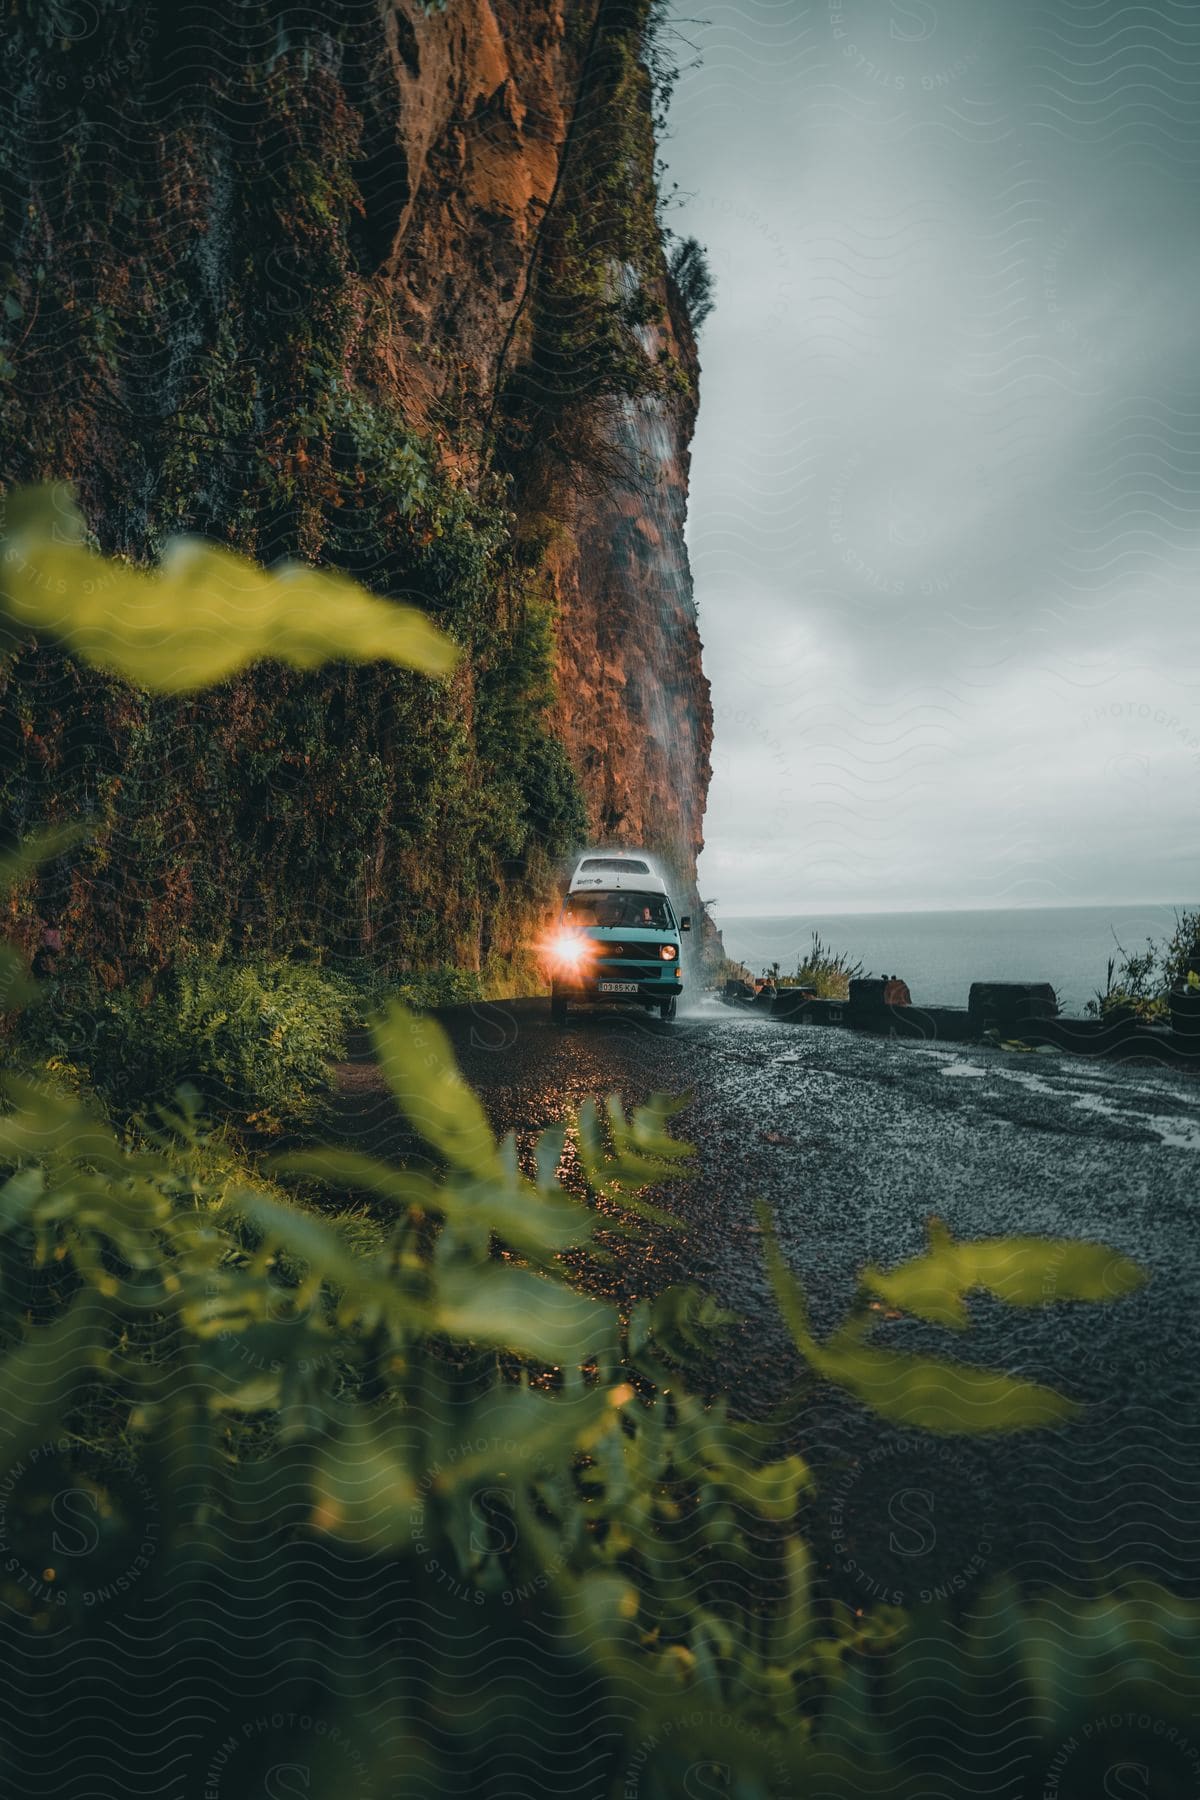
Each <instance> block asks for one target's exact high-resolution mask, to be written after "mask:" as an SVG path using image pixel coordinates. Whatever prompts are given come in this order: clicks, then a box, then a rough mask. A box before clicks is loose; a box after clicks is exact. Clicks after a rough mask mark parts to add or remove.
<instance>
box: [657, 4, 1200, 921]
mask: <svg viewBox="0 0 1200 1800" xmlns="http://www.w3.org/2000/svg"><path fill="white" fill-rule="evenodd" d="M701 12H702V14H703V19H704V20H705V21H706V22H705V23H702V24H699V25H696V24H692V25H681V26H680V30H681V31H683V32H685V33H686V34H687V36H688V37H689V38H691V39H692V40H693V41H694V43H695V44H696V45H697V46H698V47H699V49H700V51H701V53H702V57H703V61H702V64H701V66H700V67H699V68H697V69H693V70H691V71H688V72H685V73H684V75H683V76H682V78H681V79H680V82H679V84H678V87H677V90H676V97H675V101H674V105H673V108H672V125H673V135H672V137H671V139H670V140H669V142H668V143H667V144H666V146H665V151H666V155H667V158H668V160H669V162H670V165H671V171H672V175H673V177H674V178H675V179H676V180H677V181H678V182H679V183H680V184H681V186H682V187H683V188H684V189H686V190H687V191H688V193H689V195H690V196H691V198H689V199H688V200H687V202H686V203H685V204H684V205H683V206H682V207H679V208H677V209H673V211H672V212H671V214H670V222H671V223H672V225H673V227H674V228H675V229H676V230H677V231H678V232H680V233H681V234H687V233H694V234H695V235H696V236H698V237H700V238H701V239H702V240H703V241H704V242H705V243H707V245H708V247H709V251H710V257H711V262H712V267H713V271H714V274H715V276H716V280H717V310H716V311H715V313H714V314H713V316H712V317H711V318H710V320H709V321H708V323H707V325H706V326H705V327H704V330H703V333H702V336H701V345H700V349H701V359H702V365H703V374H702V383H701V412H700V423H699V430H698V434H697V437H696V441H695V445H694V455H693V468H692V490H691V516H690V524H689V535H690V543H691V550H692V558H693V564H694V569H695V576H696V596H697V602H698V605H699V609H700V623H701V630H702V633H703V637H704V642H705V652H706V664H707V669H708V673H709V676H710V678H711V680H712V685H713V703H714V708H715V713H716V745H715V750H714V758H713V761H714V778H713V784H712V789H711V793H710V798H709V809H708V819H707V826H706V837H707V848H706V850H705V852H704V856H703V859H702V862H701V891H702V892H703V893H705V894H706V895H708V894H711V895H714V896H716V897H717V898H718V899H719V900H720V902H721V906H720V912H721V913H724V914H726V915H728V914H731V913H739V912H766V913H785V912H791V911H796V910H801V909H814V910H815V909H818V908H819V909H820V910H824V911H832V910H840V909H842V908H849V907H879V908H885V909H886V908H894V907H904V906H916V907H923V906H957V905H991V906H1002V905H1008V904H1042V905H1045V904H1050V903H1055V902H1074V903H1088V902H1097V903H1099V902H1112V901H1139V900H1156V899H1164V900H1174V901H1188V900H1193V901H1194V900H1195V899H1197V898H1198V897H1200V877H1198V870H1197V861H1198V858H1197V847H1198V834H1197V829H1196V808H1197V798H1198V795H1200V613H1198V607H1197V596H1198V594H1200V354H1198V350H1197V343H1198V339H1200V230H1198V229H1197V226H1198V223H1200V221H1198V218H1197V212H1198V209H1200V5H1197V4H1195V0H1184V3H1182V4H1169V5H1154V6H1132V5H1126V4H1122V3H1116V0H1086V3H1081V0H1004V3H1003V5H1001V4H1000V0H995V3H994V4H991V5H984V4H982V3H981V0H936V4H929V3H928V0H904V3H903V4H901V0H812V4H809V5H801V4H799V3H798V0H707V4H704V0H695V4H694V5H691V4H688V0H682V4H678V5H677V15H678V16H679V17H680V18H682V17H684V16H685V15H688V14H694V13H701ZM680 53H681V55H682V56H684V57H685V58H686V57H687V55H688V52H687V50H686V47H685V46H681V50H680Z"/></svg>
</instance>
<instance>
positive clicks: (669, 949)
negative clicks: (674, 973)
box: [658, 944, 679, 962]
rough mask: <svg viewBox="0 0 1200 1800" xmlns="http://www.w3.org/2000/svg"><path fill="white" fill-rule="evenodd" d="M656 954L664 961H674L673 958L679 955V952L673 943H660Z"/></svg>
mask: <svg viewBox="0 0 1200 1800" xmlns="http://www.w3.org/2000/svg"><path fill="white" fill-rule="evenodd" d="M658 954H659V955H660V956H661V957H662V959H663V961H664V962H674V961H675V958H676V957H677V956H678V955H679V952H678V950H677V949H676V948H675V946H674V944H662V945H661V946H660V947H659V952H658Z"/></svg>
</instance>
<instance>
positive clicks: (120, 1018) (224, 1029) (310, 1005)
mask: <svg viewBox="0 0 1200 1800" xmlns="http://www.w3.org/2000/svg"><path fill="white" fill-rule="evenodd" d="M55 986H56V987H57V989H58V991H57V993H55V992H52V993H51V994H50V995H48V996H47V998H48V1001H49V1004H47V1005H43V1006H41V1007H38V1008H36V1009H35V1010H33V1011H32V1012H30V1013H29V1014H27V1015H26V1016H25V1020H24V1022H23V1032H22V1035H23V1039H24V1047H25V1048H26V1049H27V1050H29V1051H31V1052H32V1053H33V1054H34V1055H36V1056H39V1057H42V1058H46V1059H63V1060H65V1061H66V1062H68V1063H70V1064H71V1065H72V1066H74V1067H76V1068H82V1069H84V1070H86V1071H87V1074H88V1076H89V1077H90V1079H91V1080H92V1082H94V1084H95V1086H96V1088H97V1089H98V1091H99V1092H100V1094H101V1096H102V1097H103V1099H104V1100H105V1102H106V1103H107V1104H108V1105H109V1106H110V1107H111V1108H112V1109H113V1111H114V1112H115V1113H117V1114H121V1113H129V1112H132V1111H134V1110H139V1109H142V1108H145V1107H147V1106H153V1105H155V1104H158V1103H162V1102H165V1101H168V1100H170V1098H171V1097H172V1095H173V1094H174V1092H175V1090H176V1088H177V1087H179V1086H180V1085H181V1084H182V1083H189V1084H190V1085H191V1086H192V1087H194V1088H195V1089H196V1090H197V1092H198V1093H199V1094H201V1095H202V1096H203V1098H204V1100H205V1102H206V1103H207V1104H208V1105H209V1106H210V1107H212V1108H215V1109H217V1110H218V1111H219V1112H221V1113H224V1114H228V1115H230V1116H231V1117H232V1118H233V1119H235V1120H236V1121H237V1122H238V1123H239V1124H240V1125H244V1126H247V1127H249V1128H250V1129H252V1130H255V1131H260V1132H265V1133H268V1134H275V1133H278V1132H280V1131H283V1130H285V1129H293V1130H294V1129H303V1128H305V1127H309V1126H312V1125H315V1124H316V1123H317V1122H318V1121H319V1120H320V1119H321V1118H322V1116H323V1114H324V1111H325V1105H326V1102H327V1099H328V1095H329V1093H330V1088H331V1081H330V1069H331V1064H332V1063H333V1062H335V1061H336V1060H337V1059H338V1058H339V1057H342V1056H344V1055H345V1053H346V1034H347V1032H348V1031H349V1029H350V1027H351V1025H352V1024H353V1023H354V1021H355V1019H356V1018H357V1017H358V1016H359V1014H360V1013H361V1011H362V1003H361V999H360V996H359V994H358V993H357V991H356V989H355V987H354V985H353V984H352V983H351V982H349V981H347V980H345V979H344V978H343V977H341V976H339V975H334V974H331V973H330V972H329V971H328V970H326V969H322V968H318V967H315V966H313V965H310V964H304V963H288V962H272V961H256V962H242V963H233V962H216V961H212V960H210V959H206V958H204V957H199V956H197V957H192V958H189V959H188V960H186V961H184V962H181V963H179V964H177V965H176V966H175V967H174V968H173V969H170V970H168V971H167V972H166V973H165V974H163V975H162V976H160V977H159V978H158V979H157V980H156V981H155V982H154V983H153V984H150V983H143V984H140V985H138V986H135V987H134V986H131V987H128V988H120V989H118V990H117V991H115V992H113V993H107V994H106V993H102V992H100V991H98V990H97V989H96V988H95V986H94V985H92V986H89V985H88V984H87V983H86V982H82V983H78V984H74V983H72V982H71V981H70V978H69V976H67V977H65V978H64V979H63V981H62V982H61V983H56V984H55Z"/></svg>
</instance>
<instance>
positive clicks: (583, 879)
mask: <svg viewBox="0 0 1200 1800" xmlns="http://www.w3.org/2000/svg"><path fill="white" fill-rule="evenodd" d="M666 891H667V884H666V882H665V881H664V880H663V879H662V877H661V876H660V875H642V874H639V873H638V872H637V871H636V870H624V871H621V872H619V873H618V871H617V870H615V869H598V870H597V872H596V873H595V874H594V875H588V874H587V873H584V874H583V875H580V874H579V872H578V870H576V872H575V874H574V875H572V877H571V885H570V887H569V888H568V889H567V892H568V894H593V893H595V894H665V893H666Z"/></svg>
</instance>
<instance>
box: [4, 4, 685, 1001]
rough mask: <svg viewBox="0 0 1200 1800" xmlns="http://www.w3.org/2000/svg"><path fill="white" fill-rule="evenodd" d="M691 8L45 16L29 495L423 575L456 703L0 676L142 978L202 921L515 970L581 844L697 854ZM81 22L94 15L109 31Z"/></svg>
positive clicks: (71, 883) (11, 343)
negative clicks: (660, 31) (673, 222)
mask: <svg viewBox="0 0 1200 1800" xmlns="http://www.w3.org/2000/svg"><path fill="white" fill-rule="evenodd" d="M650 11H651V7H650V4H649V0H629V3H624V4H612V3H606V4H604V5H602V6H601V7H600V9H599V10H598V11H597V10H596V8H595V6H594V5H593V4H591V0H588V3H586V4H580V5H573V4H567V3H566V0H532V3H529V0H525V3H523V4H520V5H518V4H516V3H515V0H492V4H490V5H489V4H488V3H487V0H450V3H449V4H448V5H446V6H445V7H444V8H441V9H439V8H436V7H434V8H432V9H427V8H426V7H424V6H422V5H420V4H418V3H416V0H400V3H397V4H390V5H389V4H378V5H376V4H369V5H368V4H364V3H363V0H355V3H354V4H340V3H339V0H326V3H325V4H324V5H323V6H322V7H321V8H317V9H312V8H308V7H301V6H295V7H292V6H285V5H267V4H264V5H260V6H255V5H254V4H246V3H245V0H205V3H204V4H202V5H195V6H189V5H186V4H181V5H174V6H168V5H166V4H165V0H161V3H160V0H133V3H132V4H116V3H115V0H114V3H112V4H109V3H108V0H89V4H88V5H86V6H84V7H72V8H69V9H68V8H64V7H62V6H59V5H57V4H50V5H46V4H43V3H38V4H35V3H34V0H16V3H15V4H14V6H13V7H12V8H11V9H10V14H9V18H8V20H7V21H6V23H7V28H8V41H7V44H6V50H7V55H6V56H5V58H4V61H3V68H2V75H0V80H2V82H3V92H2V96H0V100H2V103H0V170H2V171H3V173H2V175H0V199H2V201H3V207H4V217H3V231H2V236H0V393H2V404H3V423H2V427H0V430H2V446H0V448H2V461H0V476H2V478H3V482H4V484H5V485H8V484H11V483H15V482H19V481H25V480H30V479H46V478H48V477H64V478H68V479H70V480H71V481H73V482H74V483H75V484H76V487H77V490H78V492H79V495H80V498H81V500H82V503H83V506H84V509H85V512H86V514H87V516H88V519H89V521H90V524H91V527H92V529H93V531H94V533H95V538H96V542H97V543H98V544H99V545H100V546H101V547H102V548H103V549H105V550H106V551H109V552H114V553H119V554H124V555H128V556H130V557H133V558H137V559H142V558H145V557H147V556H154V555H155V554H156V553H157V552H158V550H159V549H160V548H161V546H162V544H163V542H164V540H165V539H166V538H167V537H168V536H169V535H170V534H171V533H173V532H177V531H180V530H184V531H190V532H200V533H204V534H206V535H209V536H211V537H214V538H217V539H219V540H221V541H223V542H228V543H231V544H233V545H235V546H237V547H239V548H241V549H243V550H245V551H247V552H248V553H250V554H252V555H254V556H256V557H258V558H259V559H260V560H262V561H264V562H272V561H274V560H276V559H277V558H279V557H281V556H285V555H289V556H303V557H308V558H311V559H313V560H317V561H324V562H330V563H334V564H337V565H339V566H341V567H344V568H346V569H348V570H350V571H352V572H353V573H354V574H356V575H357V576H358V577H359V578H360V579H361V580H363V581H365V582H366V583H368V584H369V585H370V586H371V587H373V588H375V589H377V590H378V591H380V592H383V593H388V594H393V595H396V596H402V597H405V598H408V599H415V600H416V601H417V602H418V603H419V604H421V605H423V606H424V607H425V608H426V609H427V610H428V611H429V612H430V613H431V614H432V615H433V616H435V617H436V618H437V619H438V621H439V622H440V623H441V624H442V625H443V626H444V627H445V628H446V629H447V630H449V631H451V632H452V633H453V634H454V635H455V636H456V637H458V638H459V639H460V640H461V641H462V642H463V643H464V645H465V646H466V648H467V652H468V653H467V655H466V656H465V657H464V660H463V665H462V669H461V672H460V673H459V674H458V675H457V676H456V677H455V678H454V679H453V681H451V682H450V683H448V684H442V685H438V684H435V683H431V682H429V681H426V680H424V679H422V678H418V677H415V676H407V675H405V674H402V673H398V672H396V671H392V670H386V669H370V670H366V671H357V672H352V671H348V670H344V669H338V670H334V671H331V672H328V673H325V674H322V675H320V676H313V677H302V676H298V675H290V674H286V673H284V672H282V671H281V670H279V669H278V668H275V667H273V666H269V665H264V666H263V667H261V668H260V669H258V670H256V671H254V672H253V673H252V674H251V675H250V676H249V677H247V678H246V679H245V680H242V681H239V682H237V683H233V684H230V685H229V686H228V687H226V688H225V689H223V690H221V691H220V692H219V693H217V694H214V695H211V696H207V697H205V698H203V699H201V700H199V701H192V700H188V701H183V702H179V701H172V702H169V703H168V702H162V701H157V700H156V701H150V700H149V699H148V698H146V697H145V696H142V695H140V694H137V693H134V692H131V691H130V690H128V689H125V688H122V687H120V686H119V685H116V684H111V683H106V682H104V681H101V680H99V679H97V678H96V677H94V676H92V675H88V674H84V673H83V672H81V671H80V670H78V669H76V668H74V667H73V666H72V665H70V664H68V663H65V662H64V661H63V660H62V659H61V658H60V657H58V656H57V655H56V654H54V653H51V652H50V651H47V650H44V649H36V648H34V647H32V646H31V647H29V648H28V649H27V650H25V651H24V652H22V653H20V654H18V655H16V656H15V657H12V658H10V659H9V660H8V661H7V662H6V663H5V664H4V665H3V666H2V667H0V689H2V692H0V733H2V735H3V777H2V778H3V782H4V784H5V791H4V794H3V801H4V813H5V828H6V829H7V830H8V831H9V832H10V833H11V832H14V831H16V832H20V831H23V830H27V829H29V828H30V827H31V826H33V825H34V824H36V823H38V822H40V821H42V820H44V819H54V818H60V817H77V816H81V815H82V816H84V817H85V818H86V819H87V820H88V821H89V822H90V824H91V826H92V828H93V829H92V835H91V837H90V840H89V842H88V844H87V846H86V847H85V848H84V849H83V850H82V851H80V852H79V853H77V854H75V855H73V856H72V857H70V858H68V859H64V861H63V862H61V863H60V864H59V865H57V866H55V867H54V868H53V869H52V870H51V871H49V873H48V874H47V876H46V877H45V878H44V879H43V882H42V885H41V887H40V889H39V890H38V891H37V892H35V893H32V894H30V895H27V896H26V897H25V898H24V900H23V901H22V902H21V904H20V917H19V918H18V920H17V925H18V928H19V929H21V930H23V931H24V933H25V935H26V937H27V939H28V940H30V941H32V939H33V937H34V936H35V935H36V931H37V927H38V922H39V920H40V921H48V920H51V919H53V920H54V922H56V923H58V924H60V925H61V926H62V928H63V930H64V937H65V940H66V943H67V945H68V947H73V948H74V949H75V950H76V951H77V952H78V953H80V954H83V955H86V956H87V957H88V959H89V960H91V961H94V962H97V963H99V964H100V965H101V966H102V967H103V969H104V971H105V972H106V976H107V978H108V979H111V980H113V981H119V980H122V979H125V978H126V977H127V976H128V975H129V974H130V973H131V972H134V971H137V970H145V969H153V968H155V967H157V966H159V965H161V963H162V962H163V961H165V960H167V959H168V958H170V957H171V956H172V955H173V954H174V953H175V952H176V950H177V949H178V948H179V947H180V946H181V945H184V946H186V945H194V946H197V947H205V948H215V949H225V948H235V949H245V948H262V949H272V950H279V951H293V950H297V949H304V948H306V947H307V948H312V949H314V950H318V951H322V952H328V953H330V954H334V955H357V954H366V955H369V956H371V957H373V958H378V959H379V960H380V961H382V962H384V963H387V964H390V965H393V966H399V967H411V966H424V965H429V964H436V963H440V962H456V963H459V964H462V965H466V966H468V967H479V966H483V965H487V964H488V963H489V961H491V962H492V963H496V962H498V961H502V960H503V959H505V958H507V957H508V956H510V955H511V954H513V953H514V952H515V951H517V950H519V949H520V947H521V946H522V945H523V944H526V943H527V942H528V941H529V940H530V938H531V937H532V936H533V935H534V934H535V932H536V928H537V926H538V924H539V922H540V920H541V919H542V918H543V917H544V915H545V913H546V909H547V906H548V904H549V898H550V895H551V893H552V889H553V882H554V876H555V874H556V871H557V869H558V868H559V867H560V866H561V864H562V861H563V859H564V858H565V857H567V856H568V855H569V854H570V852H571V851H572V850H573V849H574V848H575V847H576V846H577V845H578V843H580V842H581V841H583V840H584V839H585V838H597V837H598V838H601V839H603V840H605V841H614V842H629V843H633V842H637V843H647V844H651V845H653V846H656V847H657V848H659V849H660V850H661V851H662V852H663V853H664V854H665V855H667V856H668V857H670V859H671V860H672V862H673V863H674V864H675V865H676V866H677V867H678V869H679V870H680V873H681V876H682V878H683V879H684V880H685V881H690V880H692V879H693V878H694V867H695V853H696V850H697V848H698V846H699V843H700V835H701V820H702V815H703V805H704V795H705V789H706V785H707V778H708V760H707V759H708V745H709V733H710V713H709V706H708V691H707V684H706V682H705V681H704V678H703V675H702V672H701V667H700V646H699V639H698V635H697V631H696V626H695V620H694V615H693V610H692V605H691V587H690V579H689V575H688V570H687V558H686V551H685V549H684V544H683V514H684V508H685V503H686V482H687V445H688V441H689V438H690V434H691V429H692V424H693V421H694V416H695V405H696V376H697V364H696V357H695V346H694V343H693V341H692V337H691V333H690V329H689V327H688V324H687V320H686V318H685V317H684V316H683V312H682V308H681V306H680V304H679V300H678V296H677V295H675V294H674V293H673V292H672V291H671V284H670V282H669V279H668V277H667V274H666V269H665V264H664V259H663V252H662V246H661V242H660V236H659V231H658V226H657V222H656V218H655V204H654V193H653V158H654V146H653V128H652V97H651V92H650V88H651V83H650V81H649V79H648V77H647V75H646V72H645V68H644V66H643V61H642V58H643V53H644V47H645V44H644V37H645V32H646V30H647V26H648V16H647V15H648V14H649V12H650ZM71 33H75V34H76V35H74V36H72V35H71Z"/></svg>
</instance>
